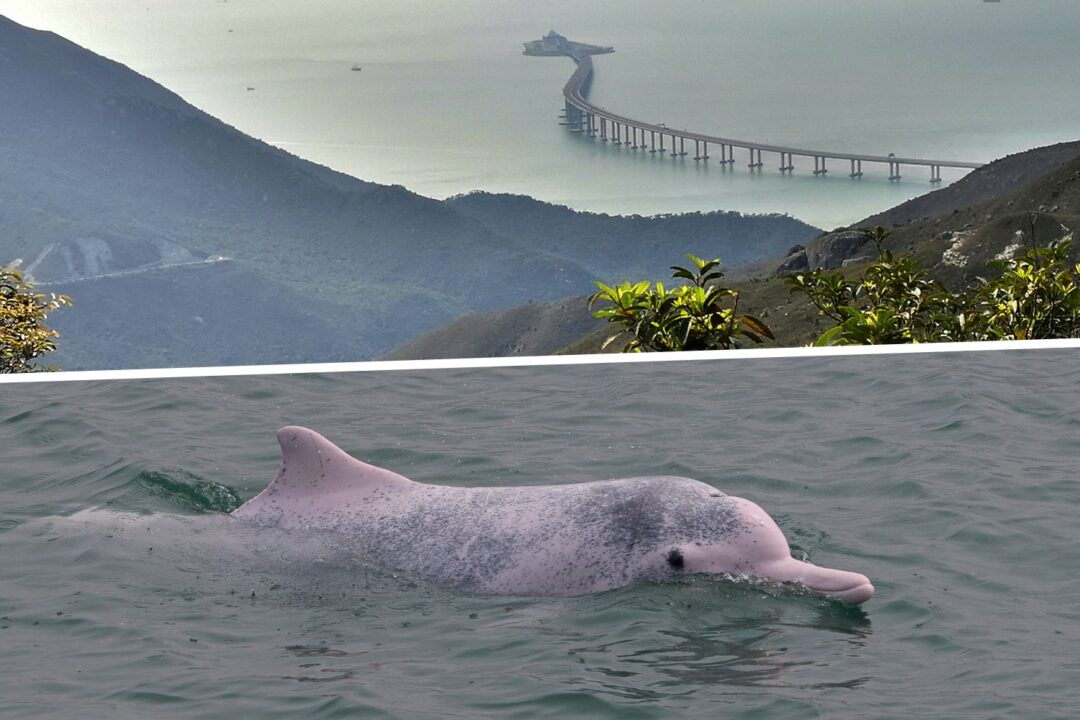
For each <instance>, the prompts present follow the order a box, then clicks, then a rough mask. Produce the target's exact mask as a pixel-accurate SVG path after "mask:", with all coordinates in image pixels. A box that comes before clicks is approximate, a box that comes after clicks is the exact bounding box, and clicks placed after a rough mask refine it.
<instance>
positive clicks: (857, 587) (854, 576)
mask: <svg viewBox="0 0 1080 720" xmlns="http://www.w3.org/2000/svg"><path fill="white" fill-rule="evenodd" d="M768 576H769V577H771V578H773V579H775V580H779V581H781V582H792V583H798V584H799V585H802V586H803V587H805V588H806V589H807V590H810V591H811V592H814V593H817V594H818V595H823V596H825V597H827V598H829V599H832V600H839V601H840V602H842V603H847V604H848V605H859V604H861V603H864V602H866V601H867V600H869V599H870V598H871V597H873V595H874V586H873V585H872V584H870V579H869V578H867V577H866V576H865V575H861V574H859V573H853V572H847V571H846V570H833V569H832V568H826V567H820V566H818V565H814V564H812V563H808V562H802V561H801V560H796V559H795V558H790V559H788V560H784V561H781V562H778V563H775V564H773V565H772V566H771V567H769V568H768Z"/></svg>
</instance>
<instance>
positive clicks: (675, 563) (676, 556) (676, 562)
mask: <svg viewBox="0 0 1080 720" xmlns="http://www.w3.org/2000/svg"><path fill="white" fill-rule="evenodd" d="M667 561H668V565H670V566H671V567H673V568H676V569H678V570H681V569H682V567H683V554H682V550H680V549H679V548H671V552H669V553H668V554H667Z"/></svg>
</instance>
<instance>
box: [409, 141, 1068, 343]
mask: <svg viewBox="0 0 1080 720" xmlns="http://www.w3.org/2000/svg"><path fill="white" fill-rule="evenodd" d="M972 198H975V201H974V202H971V203H969V204H964V203H966V202H967V201H968V200H970V199H972ZM925 212H937V213H938V214H937V215H932V216H929V217H924V216H923V213H925ZM1032 213H1035V214H1037V219H1036V222H1035V234H1036V239H1037V241H1038V242H1039V243H1040V244H1046V243H1048V242H1050V241H1053V240H1058V239H1062V238H1067V237H1075V236H1076V233H1077V231H1078V230H1080V142H1074V143H1061V144H1058V145H1053V146H1049V147H1045V148H1036V149H1034V150H1030V151H1028V152H1025V153H1017V154H1015V155H1010V156H1009V157H1006V158H1002V159H1001V160H998V161H995V162H993V163H990V164H989V165H987V166H985V167H983V168H980V169H978V170H975V171H973V172H972V173H970V174H969V175H968V176H966V177H965V178H964V179H963V180H961V181H959V182H957V183H955V184H954V185H951V186H949V187H946V188H942V189H941V190H937V191H935V192H933V193H929V194H928V195H925V196H922V197H919V198H915V199H914V200H911V201H908V202H906V203H903V204H901V205H899V206H897V207H896V208H892V209H891V210H887V211H885V212H883V213H879V214H877V215H875V216H872V217H870V218H867V219H866V220H864V221H862V222H860V223H856V224H855V225H853V226H852V227H873V226H874V225H876V224H881V223H888V224H889V226H890V231H891V233H892V234H891V236H890V238H889V243H888V244H889V246H890V247H891V248H892V249H893V250H894V251H895V252H899V253H912V254H914V255H915V256H916V257H918V258H919V259H920V261H921V262H922V263H923V265H924V267H926V268H928V269H929V270H930V272H931V274H932V275H933V276H934V277H936V278H938V279H940V280H941V281H942V282H944V283H945V284H946V285H950V286H953V287H959V286H960V285H963V284H966V283H969V282H971V281H972V280H973V279H974V278H975V277H977V276H980V275H986V274H987V272H988V268H987V263H988V262H989V261H990V260H991V259H993V258H995V257H1002V256H1005V255H1009V256H1011V255H1012V254H1014V253H1017V252H1022V251H1023V250H1022V248H1023V244H1024V242H1025V238H1027V237H1028V235H1029V234H1030V228H1031V215H1032ZM905 217H908V218H912V219H911V220H908V221H905V222H900V221H901V220H902V219H903V218H905ZM890 220H893V221H895V222H889V221H890ZM843 235H844V233H843V232H842V231H841V232H834V233H822V234H821V236H819V237H818V238H815V239H814V240H812V241H810V242H809V243H807V244H806V248H805V250H801V251H800V252H799V254H801V255H804V256H808V257H809V258H810V259H813V260H817V261H819V262H820V261H824V262H825V263H826V266H828V267H840V266H842V265H844V264H845V262H848V263H851V262H854V264H852V265H851V269H852V271H857V270H858V269H859V267H860V266H861V264H864V263H865V258H867V257H869V256H870V255H872V252H871V246H867V245H862V246H860V245H859V244H858V243H855V244H852V243H850V242H843V240H844V238H843ZM1074 252H1075V253H1076V254H1077V257H1078V259H1080V247H1074ZM859 258H864V260H863V261H862V263H860V262H859ZM675 259H677V258H675ZM782 259H783V258H779V257H777V258H773V259H771V260H769V261H759V262H757V263H756V264H755V266H756V268H757V271H756V272H748V271H747V270H746V269H745V267H744V268H743V272H742V273H741V274H740V273H737V272H733V273H731V275H729V278H731V282H730V285H731V286H732V287H734V288H735V289H737V290H739V292H740V307H742V308H743V309H744V310H746V311H747V312H750V313H753V314H757V315H758V316H760V317H761V318H763V319H764V320H765V321H766V322H767V323H768V324H769V325H770V327H771V328H772V330H773V331H774V333H775V334H776V336H777V338H778V341H777V342H776V343H769V344H778V345H803V344H806V343H807V342H809V341H811V340H812V339H813V338H815V337H817V336H818V335H819V334H820V333H821V332H822V331H823V330H824V329H825V328H826V327H827V325H826V324H825V321H824V320H823V319H822V318H821V317H819V316H818V315H817V312H816V311H815V309H814V308H813V307H811V306H810V305H809V304H808V303H806V302H805V300H803V299H802V298H801V297H799V296H793V295H792V294H791V293H790V292H789V290H788V288H787V286H786V285H785V284H784V282H783V280H782V279H781V278H780V277H777V272H776V271H777V266H778V265H780V263H781V260H782ZM791 259H792V258H788V260H789V261H790V260H791ZM808 264H809V265H814V264H815V263H814V262H810V263H808ZM651 277H653V278H654V279H657V278H663V279H666V277H667V274H666V273H658V274H655V275H652V276H651ZM531 312H532V315H531V316H534V317H535V318H536V325H533V326H527V325H526V326H523V325H521V324H519V323H514V322H507V321H506V320H505V319H504V317H503V315H504V314H505V315H513V316H514V317H515V318H518V319H520V318H521V317H522V316H521V315H520V314H518V313H519V309H515V310H510V311H507V313H504V314H498V313H496V314H494V315H492V316H489V317H487V318H485V319H484V320H483V322H486V323H491V324H492V325H494V326H498V327H505V328H506V330H507V335H505V336H501V337H499V338H498V341H499V345H498V346H496V345H493V344H491V343H490V341H489V336H488V334H487V332H486V331H483V330H482V328H483V327H484V325H483V324H482V322H481V318H466V319H462V320H460V321H458V322H457V323H455V324H454V325H453V326H450V327H445V328H439V329H438V330H435V331H433V332H431V333H428V334H427V335H425V336H423V337H422V338H419V339H418V340H417V341H415V342H414V343H413V344H411V345H410V346H407V347H403V348H401V349H399V350H398V351H395V353H394V355H395V357H400V358H407V357H412V356H411V355H409V354H408V351H409V349H416V348H434V347H438V346H439V345H440V344H443V343H451V342H452V343H454V346H455V347H456V348H460V349H461V350H462V351H468V352H469V354H471V355H475V356H488V355H493V354H497V352H496V351H497V350H498V348H499V347H505V346H507V345H511V346H512V345H513V344H514V343H515V342H517V340H518V339H520V338H522V337H525V336H528V335H531V334H544V335H547V336H552V337H556V336H565V335H567V334H569V333H570V328H576V327H581V326H582V325H583V324H584V322H585V320H587V319H588V318H589V317H590V314H589V312H588V309H587V302H586V298H585V297H584V296H580V297H575V298H568V299H567V300H564V301H560V302H557V303H550V304H548V305H547V306H546V308H545V309H541V308H536V309H533V310H532V311H531ZM613 327H614V326H610V325H605V326H602V327H599V328H598V329H594V330H591V331H589V332H587V333H584V334H583V335H581V336H579V337H577V338H575V339H574V340H572V341H570V342H567V343H566V345H565V346H564V347H563V348H561V349H560V350H558V351H557V353H560V354H562V353H594V352H600V351H601V346H602V345H603V342H604V341H605V340H606V339H607V338H608V337H610V336H611V334H612V332H613V330H612V328H613ZM609 351H610V348H609Z"/></svg>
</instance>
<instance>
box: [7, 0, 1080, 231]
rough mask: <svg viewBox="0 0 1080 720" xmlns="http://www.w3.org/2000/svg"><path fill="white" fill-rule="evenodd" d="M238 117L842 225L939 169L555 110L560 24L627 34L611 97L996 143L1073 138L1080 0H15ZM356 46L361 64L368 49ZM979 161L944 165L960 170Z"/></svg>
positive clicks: (428, 176)
mask: <svg viewBox="0 0 1080 720" xmlns="http://www.w3.org/2000/svg"><path fill="white" fill-rule="evenodd" d="M0 12H2V13H4V14H6V15H8V16H9V17H11V18H12V19H14V20H16V21H18V22H22V23H24V24H28V25H31V26H33V27H38V28H43V29H47V30H52V31H54V32H57V33H59V34H61V35H63V36H65V37H67V38H69V39H72V40H73V41H75V42H77V43H79V44H81V45H83V46H85V47H87V48H89V49H91V50H93V51H95V52H98V53H100V54H103V55H105V56H107V57H110V58H112V59H115V60H117V61H119V62H122V63H124V64H126V65H128V66H130V67H132V68H133V69H135V70H137V71H138V72H141V73H143V74H146V75H148V76H150V77H151V78H153V79H155V80H157V81H159V82H161V83H163V84H164V85H165V86H167V87H169V88H170V89H172V90H174V91H176V92H177V93H179V94H180V95H181V96H183V97H184V98H185V99H186V100H188V101H190V102H192V103H193V104H195V105H196V106H198V107H200V108H202V109H204V110H206V111H207V112H209V113H211V114H213V115H215V116H217V117H219V118H221V119H223V120H224V121H226V122H227V123H230V124H232V125H234V126H236V127H238V128H239V129H240V130H242V131H244V132H246V133H249V134H251V135H254V136H255V137H258V138H261V139H263V140H266V141H268V142H270V143H272V144H274V145H276V146H278V147H281V148H284V149H286V150H288V151H289V152H292V153H295V154H297V155H299V156H302V157H304V158H308V159H310V160H313V161H315V162H318V163H322V164H325V165H328V166H330V167H333V168H336V169H338V170H341V171H343V172H346V173H349V174H351V175H355V176H356V177H359V178H362V179H365V180H371V181H375V182H379V183H387V184H400V185H403V186H405V187H407V188H409V189H410V190H413V191H415V192H418V193H420V194H422V195H426V196H430V197H435V198H445V197H449V196H453V195H457V194H461V193H467V192H470V191H473V190H486V191H490V192H501V193H518V194H526V195H531V196H533V197H536V198H539V199H541V200H545V201H549V202H554V203H559V204H564V205H568V206H570V207H573V208H576V209H580V210H588V211H595V212H604V213H613V214H635V213H636V214H657V213H670V212H690V211H711V210H735V211H740V212H745V213H785V214H789V215H793V216H795V217H798V218H800V219H802V220H805V221H807V222H809V223H811V224H814V225H817V226H819V227H824V228H833V227H837V226H840V225H844V224H848V223H852V222H856V221H858V220H860V219H862V218H864V217H867V216H869V215H870V214H873V213H875V212H877V211H881V210H884V209H886V208H889V207H892V206H894V205H896V204H898V203H900V202H902V201H904V200H906V199H908V198H911V197H914V196H916V195H920V194H923V193H925V192H927V191H929V190H931V189H932V186H931V185H930V183H929V170H928V169H927V168H916V167H910V168H906V169H905V170H904V171H903V175H904V176H903V178H902V179H901V180H900V181H899V182H889V181H888V180H887V179H886V177H885V175H886V172H885V170H884V169H883V168H878V167H872V166H870V165H866V166H865V167H864V171H865V172H866V175H865V176H864V177H863V178H861V179H858V180H853V179H851V178H849V177H848V172H849V168H848V167H847V166H846V164H845V163H833V164H832V165H830V173H829V174H828V175H827V176H825V177H814V176H813V174H812V169H813V168H812V164H811V163H810V161H809V159H805V158H798V159H796V161H795V162H796V168H797V169H796V172H795V173H794V174H793V176H791V177H785V176H782V175H781V174H780V173H779V171H778V169H777V165H778V162H777V158H775V157H770V156H768V155H766V156H765V158H764V161H765V167H764V168H762V169H761V170H760V171H752V170H750V169H749V168H748V167H747V164H748V162H749V158H748V157H744V155H745V151H742V152H741V153H736V161H737V162H736V163H735V165H734V167H733V168H732V167H726V166H722V165H719V164H717V163H716V162H715V161H713V162H707V163H704V162H694V161H693V160H692V159H691V158H692V155H693V153H692V152H691V153H690V155H689V156H688V157H687V158H682V159H679V160H673V159H672V158H670V157H660V156H657V155H650V154H648V153H643V152H637V153H634V152H632V151H627V150H624V149H620V148H616V147H613V146H612V145H610V144H607V145H605V144H602V143H599V142H595V141H592V140H589V139H587V138H583V137H581V136H579V135H574V134H571V133H569V132H568V131H567V129H566V128H565V127H562V126H560V125H559V122H560V121H559V117H558V114H559V112H560V111H561V109H562V92H561V91H562V86H563V84H564V83H565V81H566V80H567V78H568V77H569V76H570V73H571V72H572V70H573V64H572V61H570V60H569V59H568V58H538V57H526V56H524V55H522V49H523V48H522V43H523V42H525V41H528V40H533V39H537V38H539V37H540V36H541V35H543V34H545V33H547V32H548V31H549V30H552V29H554V30H556V31H558V32H560V33H562V34H563V35H565V36H567V37H569V38H570V39H571V40H577V41H581V42H588V43H593V44H599V45H610V46H613V47H614V48H615V53H614V54H611V55H603V56H599V57H597V58H596V75H595V79H594V82H593V84H592V94H591V98H592V100H593V101H594V102H596V103H597V104H599V105H601V106H603V107H605V108H607V109H609V110H612V111H614V112H618V113H621V114H625V115H629V116H631V117H635V118H639V119H642V120H645V121H648V122H655V123H660V122H663V123H665V124H667V125H668V126H669V127H673V128H687V129H690V130H694V131H700V132H705V133H710V134H714V135H723V136H727V137H735V138H744V139H748V140H754V141H760V142H768V143H777V144H789V145H796V146H802V147H810V148H817V149H824V150H832V151H840V152H854V153H870V154H882V155H884V154H888V153H890V152H892V153H895V154H897V155H900V156H916V157H931V158H937V159H953V160H960V161H970V162H987V161H990V160H993V159H995V158H998V157H1001V156H1003V155H1006V154H1009V153H1014V152H1018V151H1022V150H1026V149H1029V148H1032V147H1036V146H1040V145H1046V144H1050V143H1055V142H1062V141H1068V140H1076V139H1077V126H1076V118H1077V117H1080V93H1077V92H1076V86H1077V83H1078V81H1080V65H1078V64H1077V62H1076V46H1075V43H1076V31H1077V28H1080V3H1077V2H1075V0H1004V1H1003V2H1000V3H988V2H983V1H982V0H904V1H903V2H897V1H896V0H724V2H706V1H704V0H671V1H670V2H666V3H663V4H657V3H655V2H651V1H649V0H592V1H590V2H581V1H580V0H545V1H544V2H535V0H440V1H439V2H431V1H430V0H394V2H388V1H387V0H311V1H309V2H304V3H297V2H293V1H292V0H152V1H151V0H139V1H138V2H136V1H135V0H93V2H85V1H83V2H72V1H71V0H4V2H3V3H2V4H0ZM354 66H356V67H359V68H360V70H359V71H354V70H353V69H352V68H353V67H354ZM964 172H965V171H949V170H946V171H944V180H945V181H946V183H948V182H952V181H955V180H956V179H958V178H959V177H961V176H962V175H963V173H964Z"/></svg>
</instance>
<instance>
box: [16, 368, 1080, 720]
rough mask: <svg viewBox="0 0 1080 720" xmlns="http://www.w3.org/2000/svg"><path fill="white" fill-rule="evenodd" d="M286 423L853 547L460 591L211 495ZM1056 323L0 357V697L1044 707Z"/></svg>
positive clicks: (1066, 445)
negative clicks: (755, 512)
mask: <svg viewBox="0 0 1080 720" xmlns="http://www.w3.org/2000/svg"><path fill="white" fill-rule="evenodd" d="M290 423H296V424H303V425H307V426H309V427H311V428H313V429H315V430H317V431H319V432H320V433H323V434H324V435H326V436H328V437H329V438H330V439H332V440H334V441H336V442H337V443H339V444H340V445H341V446H342V447H344V448H345V449H346V450H348V451H349V452H351V453H353V454H355V455H358V456H361V457H363V458H365V459H366V460H368V461H370V462H374V463H376V464H379V465H382V466H384V467H388V468H391V469H393V470H395V471H397V472H399V473H401V474H404V475H406V476H409V477H411V478H413V479H415V480H419V481H426V482H438V483H450V484H462V485H521V484H527V483H569V482H579V481H586V480H597V479H606V478H610V477H625V476H631V475H647V474H657V475H660V474H677V475H686V476H690V477H695V478H698V479H701V480H704V481H706V482H709V483H712V484H714V485H716V486H717V487H719V488H721V489H722V490H724V491H725V492H728V493H730V494H733V495H738V496H742V497H746V498H749V499H751V500H754V501H755V502H757V503H759V504H760V505H762V506H763V507H764V508H765V509H766V510H767V511H769V512H770V513H771V514H772V515H773V517H775V518H776V520H777V522H778V523H779V525H780V526H781V528H782V529H783V530H784V532H785V534H786V535H787V537H788V539H789V541H790V543H791V545H792V547H793V550H794V552H795V553H796V554H797V555H798V556H800V557H809V558H810V559H811V560H813V561H815V562H818V563H821V564H825V565H829V566H832V567H839V568H843V569H848V570H854V571H858V572H862V573H865V574H866V575H868V576H869V577H870V578H871V579H872V580H873V582H874V584H875V586H876V587H877V594H876V596H875V597H874V598H873V599H872V600H871V601H869V602H868V603H867V604H865V605H864V606H862V607H861V608H858V609H855V608H850V607H845V606H841V605H839V604H836V603H832V602H828V601H823V600H820V599H816V598H813V597H809V596H806V595H804V594H800V593H798V592H779V591H776V590H769V589H765V588H760V587H755V586H752V585H747V584H745V583H738V582H733V581H730V580H726V579H724V578H720V577H702V576H697V577H690V578H686V579H684V580H683V581H681V582H671V583H651V584H649V583H646V584H640V585H635V586H632V587H627V588H623V589H618V590H614V591H611V592H606V593H601V594H597V595H590V596H584V597H573V598H533V597H520V598H507V597H488V596H483V595H471V594H468V593H462V592H459V591H450V590H448V589H445V588H440V587H436V586H432V585H430V584H428V583H425V582H424V581H423V579H422V578H414V577H409V576H407V575H403V574H400V573H395V572H393V571H392V570H390V569H385V568H380V567H377V566H374V565H372V564H370V563H369V562H367V561H366V560H365V559H364V558H362V557H355V556H351V555H350V554H349V553H348V552H347V551H346V550H345V549H344V547H345V546H346V544H345V543H341V542H340V538H338V537H335V535H334V534H332V533H314V532H313V533H307V532H299V531H298V532H284V531H279V530H272V529H260V528H255V527H251V526H248V525H245V524H243V523H242V522H240V521H236V520H233V519H232V518H230V517H228V516H226V515H225V514H224V511H225V510H227V509H229V508H231V507H234V506H235V505H236V504H237V503H238V502H240V501H242V500H244V499H246V498H248V497H250V496H252V495H253V494H255V493H256V492H258V491H259V490H261V489H262V488H263V487H264V486H265V485H266V484H267V483H268V482H269V481H270V480H271V479H272V477H273V476H274V473H275V472H276V469H277V464H278V449H277V446H276V442H275V439H274V432H275V430H276V429H277V428H278V427H280V426H282V425H286V424H290ZM1078 434H1080V355H1078V354H1077V352H1076V351H1068V350H1062V351H1056V350H1041V351H1010V352H990V353H971V354H955V353H939V354H932V355H904V356H881V357H870V356H864V357H846V358H815V359H805V358H804V359H773V360H753V361H745V360H723V361H702V362H682V363H666V364H652V363H645V364H635V365H617V366H616V365H593V366H574V367H522V368H503V369H470V370H424V371H408V372H396V371H395V372H373V373H354V374H333V375H293V376H273V377H271V376H262V377H234V378H216V379H215V378H203V379H183V380H154V381H108V382H106V381H101V382H92V383H41V384H27V385H2V386H0V717H4V718H69V717H80V718H144V717H178V718H181V717H182V718H237V717H258V718H278V717H281V718H294V717H312V718H346V717H348V718H353V717H373V718H446V717H451V718H453V717H458V718H473V717H509V718H546V717H550V718H568V717H590V718H603V717H610V718H671V717H738V718H755V717H759V718H817V717H829V718H836V717H852V718H864V717H875V718H913V717H924V718H942V717H948V718H996V717H1000V718H1015V717H1033V718H1034V717H1038V718H1067V717H1075V710H1076V705H1077V701H1078V700H1080V690H1077V687H1078V683H1077V681H1078V679H1080V662H1078V661H1077V658H1076V652H1075V648H1076V647H1077V641H1078V639H1080V638H1078V634H1080V632H1078V627H1080V624H1078V620H1080V580H1078V579H1077V572H1076V571H1077V568H1080V549H1078V545H1077V538H1078V537H1080V519H1078V518H1077V507H1078V504H1080V484H1078V483H1077V480H1076V467H1077V465H1078V462H1080V438H1078Z"/></svg>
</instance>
